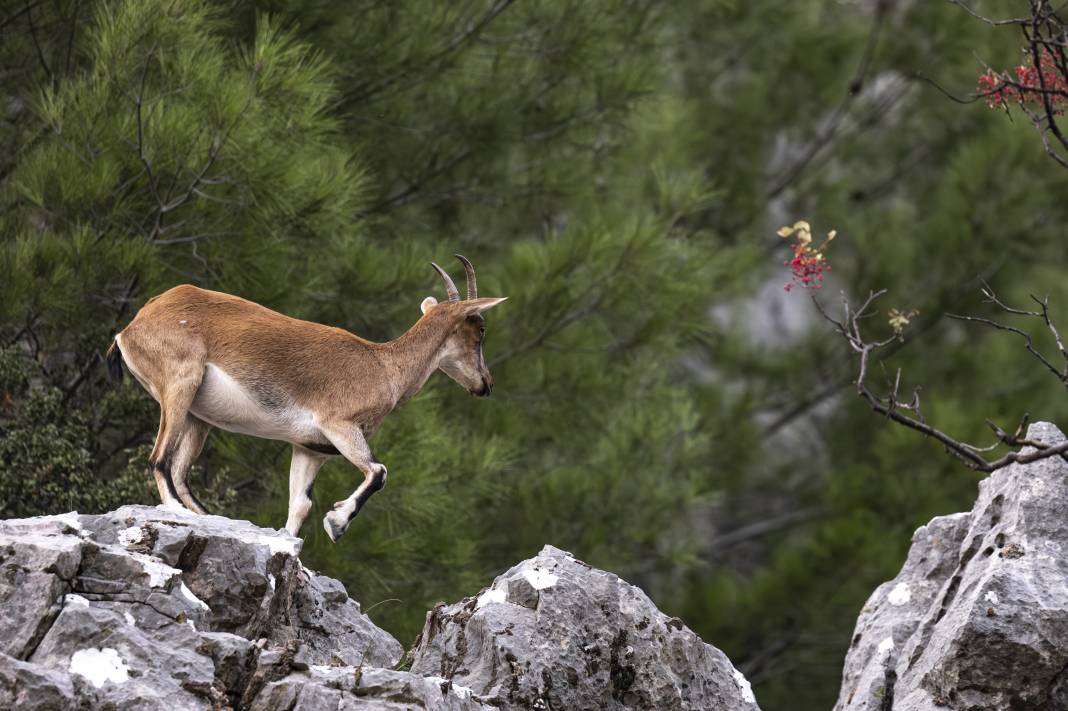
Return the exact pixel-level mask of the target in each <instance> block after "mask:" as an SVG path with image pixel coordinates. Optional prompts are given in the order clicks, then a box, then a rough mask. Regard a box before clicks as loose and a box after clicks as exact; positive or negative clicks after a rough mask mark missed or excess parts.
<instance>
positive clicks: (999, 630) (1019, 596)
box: [835, 423, 1068, 711]
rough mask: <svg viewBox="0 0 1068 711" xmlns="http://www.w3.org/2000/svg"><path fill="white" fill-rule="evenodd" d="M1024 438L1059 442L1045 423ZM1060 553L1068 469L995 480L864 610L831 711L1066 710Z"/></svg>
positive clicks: (1049, 466)
mask: <svg viewBox="0 0 1068 711" xmlns="http://www.w3.org/2000/svg"><path fill="white" fill-rule="evenodd" d="M1027 436H1028V438H1029V439H1031V440H1034V441H1040V442H1043V443H1047V444H1057V443H1060V442H1063V441H1064V439H1065V437H1064V435H1063V434H1062V433H1061V432H1060V431H1059V430H1058V429H1057V428H1056V427H1054V426H1053V425H1050V424H1047V423H1036V424H1034V425H1032V426H1031V428H1030V430H1029V431H1028V435H1027ZM1024 451H1028V449H1027V448H1025V450H1024ZM1066 554H1068V463H1066V462H1065V461H1064V460H1063V459H1061V458H1059V457H1052V458H1049V459H1043V460H1039V461H1036V462H1032V463H1030V464H1023V465H1020V464H1013V465H1011V466H1008V467H1005V468H1004V469H1001V470H999V471H997V472H994V473H993V474H991V475H990V476H989V477H988V478H987V479H985V480H983V481H982V482H980V484H979V497H978V500H977V501H976V503H975V506H974V507H973V508H972V510H971V512H970V513H966V514H956V515H954V516H946V517H940V518H936V519H934V520H933V521H931V523H929V524H928V525H927V526H924V527H922V528H920V530H919V531H917V532H916V535H915V537H914V538H913V545H912V550H910V552H909V556H908V559H907V560H906V562H905V565H904V567H903V568H902V570H901V572H900V573H899V574H898V576H897V577H896V578H895V579H894V580H893V581H891V582H889V583H886V584H884V585H883V586H881V587H880V588H879V589H877V590H876V591H875V593H874V594H873V595H872V597H871V598H870V599H869V600H868V603H867V604H866V605H865V607H864V610H863V611H862V612H861V615H860V619H859V620H858V622H857V627H856V632H855V634H854V643H853V645H852V646H851V648H850V651H849V653H848V655H847V657H846V662H845V670H844V673H843V685H842V689H841V693H840V696H839V699H838V703H837V705H836V706H835V708H836V709H838V710H841V711H845V710H846V709H849V710H850V711H852V710H853V709H865V710H868V711H875V710H879V711H883V710H889V709H893V710H894V711H920V710H923V711H935V710H936V709H953V710H954V711H980V709H982V710H983V711H1009V710H1010V709H1011V710H1012V711H1027V710H1032V709H1033V710H1034V711H1039V710H1057V709H1062V710H1063V709H1068V672H1066V671H1065V670H1066V669H1068V557H1066ZM891 645H892V646H891Z"/></svg>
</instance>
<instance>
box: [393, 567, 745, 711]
mask: <svg viewBox="0 0 1068 711" xmlns="http://www.w3.org/2000/svg"><path fill="white" fill-rule="evenodd" d="M411 655H412V659H413V664H412V671H413V672H415V673H419V674H424V675H436V676H438V677H441V678H442V679H444V680H446V681H447V682H448V683H449V684H452V685H453V688H463V689H464V690H465V693H470V694H472V695H473V697H474V698H475V699H477V700H479V701H481V702H483V703H486V704H490V705H492V706H494V707H497V708H505V709H662V710H664V711H668V710H670V709H706V710H708V711H719V710H722V711H746V710H752V709H757V705H756V700H755V699H754V698H753V693H752V690H751V689H750V687H749V682H748V681H746V679H745V677H744V676H742V674H741V673H740V672H738V671H737V670H735V668H734V667H733V666H732V665H731V662H730V660H729V659H727V657H726V656H725V655H724V654H723V653H722V652H720V651H719V650H718V649H716V648H715V647H712V646H711V645H708V644H705V643H704V642H703V641H701V639H700V638H699V637H698V636H697V635H696V634H694V633H693V632H691V631H690V630H689V629H688V628H687V627H686V626H685V625H684V624H683V623H682V621H680V620H679V619H678V618H672V617H668V616H667V615H664V614H663V613H661V612H660V611H659V610H658V609H656V606H655V605H653V603H652V601H651V600H649V598H648V597H647V596H646V595H645V593H643V592H642V591H641V590H640V589H638V588H636V587H634V586H633V585H628V584H627V583H626V582H624V581H622V580H620V579H619V578H618V577H616V576H615V575H613V574H611V573H606V572H604V571H601V570H597V569H594V568H591V567H590V566H589V565H587V564H585V563H583V562H582V561H580V560H577V559H575V558H574V557H572V556H571V555H570V554H569V553H565V552H564V551H561V550H559V549H556V548H553V547H552V546H546V547H545V548H544V549H543V550H542V551H541V553H539V554H538V556H537V557H535V558H532V559H530V560H527V561H524V562H522V563H520V564H519V565H517V566H515V567H514V568H512V569H511V570H509V571H508V572H506V573H504V574H503V575H501V576H499V577H498V578H497V579H496V580H494V581H493V584H492V585H491V586H490V587H489V588H487V589H485V590H483V591H482V592H481V593H480V594H479V595H477V596H476V597H470V598H466V599H464V600H462V601H461V602H458V603H455V604H453V605H448V606H446V605H440V606H438V607H436V608H435V609H434V610H433V611H431V612H430V613H428V614H427V621H426V625H425V626H424V627H423V631H422V633H421V635H420V637H419V639H418V640H417V641H416V644H415V647H414V648H413V650H412V652H411Z"/></svg>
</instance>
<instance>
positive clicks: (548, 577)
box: [523, 568, 559, 590]
mask: <svg viewBox="0 0 1068 711" xmlns="http://www.w3.org/2000/svg"><path fill="white" fill-rule="evenodd" d="M523 577H524V578H526V579H527V582H529V583H530V585H531V587H533V588H534V589H535V590H544V589H545V588H551V587H552V586H553V585H556V582H557V580H559V578H558V577H557V576H555V575H553V574H552V573H550V572H549V571H548V570H541V569H540V568H534V569H533V570H531V569H528V570H524V571H523Z"/></svg>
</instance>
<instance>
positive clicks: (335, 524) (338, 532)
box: [323, 511, 349, 543]
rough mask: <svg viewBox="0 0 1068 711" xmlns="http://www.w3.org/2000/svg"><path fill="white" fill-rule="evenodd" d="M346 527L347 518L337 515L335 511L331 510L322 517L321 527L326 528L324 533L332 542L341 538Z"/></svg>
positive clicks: (347, 524) (347, 523)
mask: <svg viewBox="0 0 1068 711" xmlns="http://www.w3.org/2000/svg"><path fill="white" fill-rule="evenodd" d="M348 527H349V522H348V520H346V518H345V517H344V516H339V515H337V511H331V512H330V513H328V514H327V515H326V516H324V517H323V528H324V529H326V535H328V536H330V540H331V541H333V542H334V543H337V539H339V538H341V536H342V535H343V534H344V533H345V529H346V528H348Z"/></svg>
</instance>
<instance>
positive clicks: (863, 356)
mask: <svg viewBox="0 0 1068 711" xmlns="http://www.w3.org/2000/svg"><path fill="white" fill-rule="evenodd" d="M987 292H989V294H988V298H990V299H996V296H994V295H993V292H992V291H990V290H989V287H986V288H985V289H984V294H987ZM885 293H886V291H885V290H880V291H873V292H871V293H869V294H868V297H867V298H866V299H865V300H864V302H863V303H862V304H861V306H860V308H859V309H853V308H852V307H851V306H850V304H849V301H848V300H847V299H846V298H845V296H844V295H843V297H842V305H843V312H844V314H845V315H844V318H843V319H842V320H840V321H839V320H837V319H835V318H833V317H831V316H830V315H829V314H828V313H827V312H826V310H825V309H824V308H823V305H822V304H820V303H819V301H817V300H816V299H815V298H813V303H814V304H815V305H816V308H817V310H818V311H819V313H820V314H821V315H822V316H823V317H824V318H825V319H826V320H827V321H829V322H830V323H831V324H832V325H833V326H834V329H835V331H836V332H837V333H838V334H840V335H841V336H842V337H843V338H844V339H845V340H846V342H847V343H848V344H849V346H850V348H852V349H853V351H855V352H856V353H857V354H858V356H859V358H858V360H859V362H858V368H857V377H856V380H855V381H854V385H855V387H856V390H857V395H859V396H860V397H861V398H863V399H864V400H865V401H867V403H868V404H869V405H870V406H871V408H872V409H873V410H875V411H876V412H878V413H879V414H881V415H884V416H885V417H886V418H887V419H889V420H893V421H894V422H897V423H898V424H900V425H904V426H905V427H908V428H909V429H912V430H916V431H917V432H920V433H921V434H923V435H925V436H927V437H930V438H931V439H934V440H936V441H937V442H939V443H940V444H941V445H942V446H943V447H944V448H945V450H946V451H947V452H948V453H950V454H951V455H953V456H954V457H956V458H957V459H959V460H961V461H962V462H963V463H964V464H965V465H966V466H968V467H969V468H971V469H975V470H977V471H983V472H992V471H996V470H998V469H1001V468H1002V467H1005V466H1007V465H1009V464H1012V463H1014V462H1018V463H1021V464H1022V463H1027V462H1034V461H1038V460H1040V459H1046V458H1048V457H1054V456H1060V457H1061V458H1063V459H1065V460H1066V461H1068V456H1066V453H1068V442H1063V443H1061V444H1058V445H1049V444H1046V443H1044V442H1038V441H1034V440H1029V439H1025V438H1024V436H1025V434H1026V427H1027V422H1028V419H1029V417H1028V415H1024V417H1023V418H1022V419H1021V421H1020V424H1019V426H1018V427H1017V428H1016V431H1015V433H1013V434H1009V433H1008V432H1006V431H1005V430H1003V429H1001V428H1000V427H998V426H997V425H994V424H993V423H990V422H989V421H988V425H989V426H990V427H991V429H992V430H993V431H994V435H995V437H996V440H997V441H996V442H995V443H994V444H993V445H991V446H987V447H977V446H975V445H972V444H968V443H967V442H962V441H960V440H958V439H956V438H954V437H952V436H950V435H948V434H946V433H945V432H943V431H941V430H939V429H937V428H936V427H933V426H932V425H930V424H928V423H927V421H926V419H925V418H924V417H923V413H922V411H921V409H920V393H919V388H916V389H915V390H914V391H913V396H912V400H911V402H908V403H902V402H901V401H900V399H899V396H898V392H899V390H900V387H901V371H900V369H899V370H898V371H897V372H896V374H895V377H894V379H893V381H892V382H891V383H890V385H889V392H888V394H887V395H877V394H876V393H875V392H873V391H872V390H871V388H870V387H869V386H868V383H867V377H868V368H869V363H870V360H871V357H872V354H874V353H878V352H879V351H880V350H881V349H883V348H885V347H887V346H889V345H890V344H892V343H893V342H894V341H895V340H896V338H895V337H894V336H891V337H889V338H886V339H883V340H880V341H873V342H869V341H867V340H865V338H864V336H863V334H862V333H861V328H860V321H861V320H862V319H864V318H867V317H868V316H870V315H871V314H872V311H871V307H872V305H873V304H874V302H875V301H876V300H877V299H878V298H879V297H881V296H883V295H884V294H885ZM1006 308H1007V307H1006ZM1016 311H1018V310H1016ZM1024 314H1025V315H1031V316H1041V314H1040V313H1037V312H1035V313H1029V312H1024ZM954 318H959V319H961V320H969V321H980V322H984V323H988V324H989V325H992V326H995V327H997V328H999V329H1000V330H1006V331H1010V332H1012V333H1016V334H1018V335H1021V336H1023V337H1025V338H1026V339H1027V343H1028V345H1030V344H1031V337H1030V335H1029V334H1027V333H1026V332H1025V331H1022V330H1020V329H1017V328H1015V327H1012V326H1005V325H1004V324H998V323H997V322H994V321H990V320H989V319H979V318H976V317H958V316H954ZM1029 350H1031V349H1030V348H1029ZM1032 352H1034V353H1036V354H1037V352H1036V351H1032ZM1037 355H1038V356H1039V357H1040V358H1041V359H1042V361H1043V363H1044V364H1046V365H1047V367H1048V368H1051V369H1052V366H1051V365H1050V364H1049V363H1048V361H1046V360H1045V359H1044V358H1043V357H1042V356H1041V354H1037ZM1054 373H1055V374H1057V371H1056V370H1055V369H1054ZM1058 377H1060V376H1059V374H1058ZM907 413H910V414H907ZM1002 445H1004V446H1009V447H1028V448H1030V451H1023V450H1021V451H1011V452H1007V453H1006V454H1004V455H1003V456H1001V457H999V458H997V459H987V458H986V457H984V456H983V455H984V454H985V453H987V452H991V451H993V450H994V449H995V448H997V447H998V446H1002Z"/></svg>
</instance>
